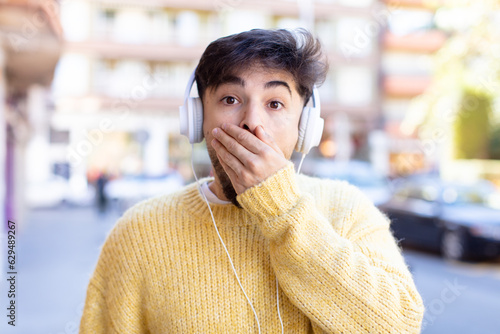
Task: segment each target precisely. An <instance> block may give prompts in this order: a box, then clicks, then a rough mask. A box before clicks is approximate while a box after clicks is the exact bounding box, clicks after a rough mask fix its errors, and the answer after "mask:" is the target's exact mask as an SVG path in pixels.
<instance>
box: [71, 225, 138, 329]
mask: <svg viewBox="0 0 500 334" xmlns="http://www.w3.org/2000/svg"><path fill="white" fill-rule="evenodd" d="M126 225H127V221H125V220H124V219H123V218H122V219H121V220H119V221H118V223H117V225H116V226H115V228H114V229H113V230H112V231H111V233H110V235H109V236H108V237H107V239H106V242H105V243H104V246H103V248H102V250H101V254H100V255H99V260H98V262H97V266H96V268H95V270H94V273H93V275H92V277H91V279H90V282H89V285H88V288H87V296H86V299H85V306H84V309H83V315H82V318H81V320H80V331H79V333H80V334H87V333H88V334H91V333H92V334H100V333H108V334H109V333H130V334H134V333H148V331H147V328H146V321H145V318H146V316H145V312H144V307H145V306H144V303H143V297H142V296H143V292H142V289H143V288H142V287H143V282H142V278H141V276H142V275H141V270H140V266H139V264H140V261H139V260H138V259H140V256H141V255H140V252H137V251H136V250H137V249H138V248H137V247H136V244H137V241H136V239H135V238H134V237H133V231H131V232H132V233H130V231H129V229H130V226H126Z"/></svg>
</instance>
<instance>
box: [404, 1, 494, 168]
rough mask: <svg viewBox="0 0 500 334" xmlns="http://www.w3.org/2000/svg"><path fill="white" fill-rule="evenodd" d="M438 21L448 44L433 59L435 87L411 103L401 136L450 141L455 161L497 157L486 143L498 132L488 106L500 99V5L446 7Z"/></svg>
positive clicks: (474, 3)
mask: <svg viewBox="0 0 500 334" xmlns="http://www.w3.org/2000/svg"><path fill="white" fill-rule="evenodd" d="M438 17H439V18H440V21H441V23H442V22H444V23H443V25H444V27H441V26H440V25H439V22H437V27H438V28H441V29H443V30H444V31H445V32H447V33H448V34H449V38H448V40H447V42H446V43H445V45H444V46H443V47H442V48H441V49H440V50H439V51H438V52H436V54H435V56H434V78H433V84H432V85H431V86H430V87H429V89H428V90H427V91H426V92H425V93H424V94H422V95H420V96H418V97H416V98H415V99H414V100H413V101H412V103H411V105H410V109H409V112H408V113H407V116H406V118H405V120H404V122H403V123H402V126H401V127H402V131H403V132H405V133H414V132H416V133H418V135H419V137H420V138H421V139H422V140H429V139H430V140H434V141H437V140H436V139H435V137H436V133H440V134H441V135H440V136H441V137H439V138H442V137H446V138H453V140H454V141H455V142H454V143H453V144H452V146H453V147H454V148H455V151H454V152H455V155H456V158H458V157H460V158H466V157H467V158H468V157H470V158H472V157H481V158H488V157H490V158H493V156H498V155H495V154H494V152H492V151H491V148H492V145H488V141H489V138H492V139H493V138H495V136H494V135H493V133H491V132H492V130H493V129H495V128H496V127H497V126H500V124H494V120H495V117H490V116H491V112H492V111H493V112H496V113H498V112H500V111H499V110H495V108H494V107H493V106H494V104H493V103H492V101H493V99H495V98H499V97H500V61H499V55H500V2H499V1H493V0H477V1H466V0H460V1H445V3H444V4H443V6H442V7H440V8H439V9H438V10H437V11H436V20H437V18H438ZM437 21H439V20H437ZM497 108H498V107H497ZM469 109H470V110H469ZM472 109H473V110H472ZM497 119H498V117H497ZM486 122H489V123H490V124H489V125H488V124H487V123H486ZM490 143H491V141H490ZM474 150H477V152H473V151H474Z"/></svg>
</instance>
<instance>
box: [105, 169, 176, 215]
mask: <svg viewBox="0 0 500 334" xmlns="http://www.w3.org/2000/svg"><path fill="white" fill-rule="evenodd" d="M183 185H184V180H183V179H182V177H181V176H180V174H178V173H177V172H172V173H169V174H165V175H160V176H149V175H126V176H123V177H121V178H118V179H114V180H111V181H109V182H108V183H107V184H106V186H105V188H104V192H105V194H106V196H107V198H108V199H110V200H111V201H112V202H113V204H114V205H115V206H117V207H118V209H119V210H120V211H124V210H126V209H127V208H129V207H130V206H132V205H133V204H135V203H137V202H139V201H141V200H144V199H147V198H150V197H154V196H157V195H163V194H169V193H171V192H174V191H176V190H178V189H180V188H181V187H182V186H183Z"/></svg>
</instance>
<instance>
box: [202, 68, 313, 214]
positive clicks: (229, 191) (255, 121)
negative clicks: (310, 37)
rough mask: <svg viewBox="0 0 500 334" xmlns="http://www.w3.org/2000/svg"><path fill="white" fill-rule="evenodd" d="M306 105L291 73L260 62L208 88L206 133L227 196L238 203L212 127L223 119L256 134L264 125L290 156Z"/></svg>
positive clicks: (210, 153) (204, 108) (204, 99)
mask: <svg viewBox="0 0 500 334" xmlns="http://www.w3.org/2000/svg"><path fill="white" fill-rule="evenodd" d="M303 105H304V101H303V98H302V97H301V96H300V95H299V93H298V91H297V89H296V84H295V81H294V80H293V77H292V75H291V74H289V73H288V72H286V71H276V70H268V69H266V68H263V67H258V66H256V67H255V68H251V69H249V70H244V71H242V72H240V73H237V74H236V75H235V76H234V77H232V78H230V80H229V81H228V82H226V83H224V84H222V85H220V86H219V87H217V89H212V88H210V87H209V88H208V89H207V90H206V91H205V94H204V98H203V112H204V121H203V133H204V135H205V138H206V142H207V149H208V153H209V156H210V159H211V161H212V165H213V167H214V172H215V182H218V183H219V184H220V186H221V187H222V190H223V192H224V195H225V197H226V198H227V199H228V200H230V201H232V202H233V203H235V204H236V192H235V190H234V188H233V186H232V184H231V181H230V179H229V177H228V175H227V174H226V172H225V171H224V169H223V168H222V166H221V164H220V162H219V160H218V158H217V155H216V153H215V150H214V148H213V147H212V145H211V142H212V139H213V135H212V130H213V129H214V128H215V127H220V126H221V125H222V123H230V124H235V125H237V126H239V127H241V128H243V129H246V130H248V131H250V132H252V133H253V134H255V129H256V128H257V126H259V125H261V126H262V127H263V128H264V130H265V131H266V133H267V134H269V135H270V136H271V137H272V138H273V139H274V141H275V142H276V144H277V145H278V147H279V148H280V149H281V151H282V152H283V154H284V155H285V157H286V158H287V159H290V157H291V155H292V153H293V150H294V148H295V144H296V142H297V138H298V124H299V120H300V115H301V112H302V108H303Z"/></svg>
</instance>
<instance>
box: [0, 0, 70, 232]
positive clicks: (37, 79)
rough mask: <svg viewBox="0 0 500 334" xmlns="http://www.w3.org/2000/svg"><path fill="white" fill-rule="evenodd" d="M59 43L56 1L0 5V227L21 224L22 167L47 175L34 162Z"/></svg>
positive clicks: (41, 151)
mask: <svg viewBox="0 0 500 334" xmlns="http://www.w3.org/2000/svg"><path fill="white" fill-rule="evenodd" d="M61 44H62V29H61V25H60V21H59V15H58V4H57V2H56V1H49V0H45V1H21V0H5V1H2V2H0V156H1V159H0V161H1V164H0V174H1V175H2V182H0V201H1V203H2V205H1V206H0V216H1V217H3V218H2V225H3V226H6V224H7V219H11V220H14V221H16V223H19V224H20V223H21V221H22V220H23V219H22V213H23V210H22V209H23V207H24V188H25V183H26V171H27V169H28V166H29V170H33V171H36V172H35V174H37V175H38V176H39V177H41V178H44V177H46V176H48V175H49V171H48V170H44V167H45V165H44V164H43V163H42V164H39V162H40V161H39V159H41V160H43V159H44V158H45V155H46V151H45V150H46V147H45V146H44V140H43V138H44V136H45V133H46V130H47V129H48V121H49V118H50V116H49V113H50V110H51V107H50V99H49V94H48V92H49V88H50V84H51V81H52V79H53V74H54V69H55V66H56V64H57V62H58V59H59V55H60V52H61ZM42 162H43V161H42ZM4 181H5V182H4ZM18 226H19V225H18ZM2 230H3V229H2Z"/></svg>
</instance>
